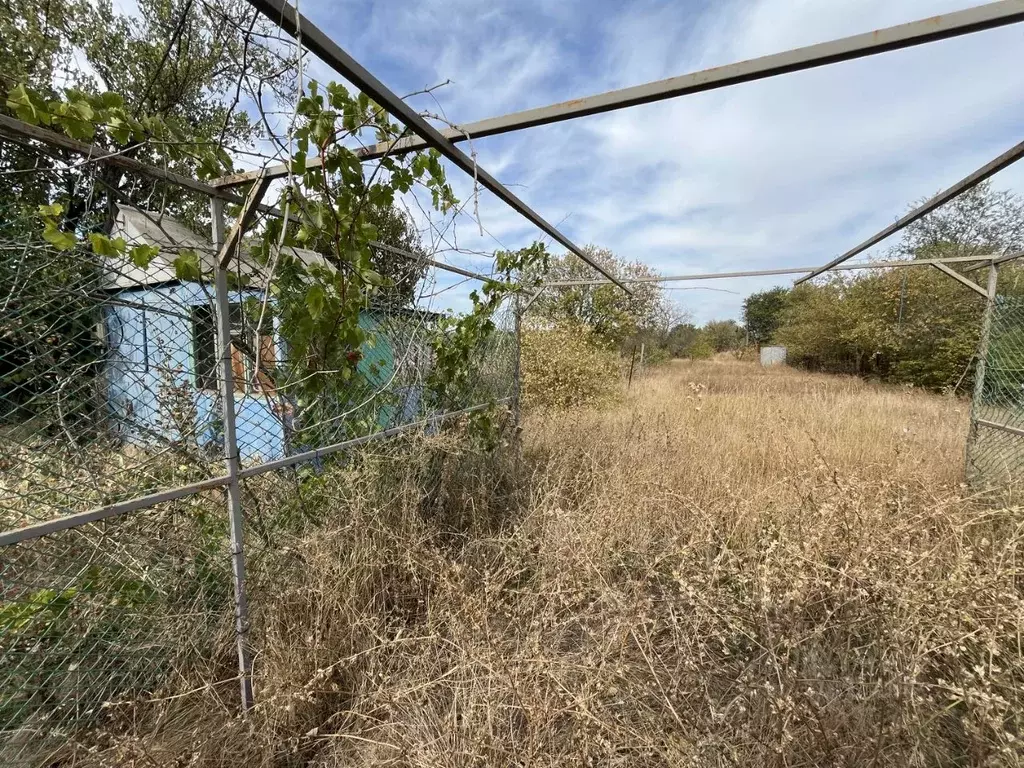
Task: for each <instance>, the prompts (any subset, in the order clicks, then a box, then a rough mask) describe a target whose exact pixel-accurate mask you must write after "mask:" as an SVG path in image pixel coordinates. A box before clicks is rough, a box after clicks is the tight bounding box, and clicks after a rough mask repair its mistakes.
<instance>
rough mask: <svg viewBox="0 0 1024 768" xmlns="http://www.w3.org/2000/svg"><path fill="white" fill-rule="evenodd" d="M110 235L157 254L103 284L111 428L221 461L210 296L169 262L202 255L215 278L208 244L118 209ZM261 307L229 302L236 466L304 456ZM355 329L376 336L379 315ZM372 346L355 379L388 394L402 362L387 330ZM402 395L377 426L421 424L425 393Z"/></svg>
mask: <svg viewBox="0 0 1024 768" xmlns="http://www.w3.org/2000/svg"><path fill="white" fill-rule="evenodd" d="M111 235H112V236H113V237H118V236H120V237H123V238H124V240H125V242H127V243H128V244H129V245H138V244H140V243H146V244H149V245H157V246H159V247H160V252H159V253H158V254H157V255H156V256H155V257H154V258H153V259H152V261H151V262H150V263H149V264H148V265H147V266H146V267H145V268H143V267H139V266H138V265H136V264H135V263H134V262H132V261H131V260H130V259H129V258H128V257H115V258H110V259H107V260H106V263H105V271H104V276H103V280H104V287H105V289H106V291H107V293H108V294H109V297H110V298H109V300H108V302H107V305H106V306H105V307H104V311H103V333H104V336H105V339H106V346H107V349H108V361H107V365H106V379H107V393H108V394H107V398H108V402H109V407H110V410H111V413H112V415H113V417H114V418H113V430H114V432H115V433H116V434H118V435H119V436H120V437H121V438H122V439H123V440H124V441H125V442H127V443H132V444H136V445H152V444H164V445H166V444H168V443H172V444H174V443H182V444H185V443H187V444H189V445H199V446H201V447H204V446H205V447H209V448H210V449H211V453H212V452H213V451H215V450H217V451H219V450H220V448H219V446H220V445H221V443H222V433H221V417H220V406H219V404H218V401H219V394H218V392H217V386H218V383H217V382H218V376H217V366H218V359H217V332H216V314H215V311H214V296H213V286H212V285H210V284H208V283H207V282H205V281H199V282H189V281H182V280H179V279H178V277H177V275H176V272H175V268H174V264H173V261H174V259H175V257H176V256H177V253H178V252H179V250H181V249H190V250H193V251H194V252H196V253H197V254H198V255H199V259H200V264H201V267H202V272H203V273H204V274H210V273H212V272H213V270H214V267H215V259H216V251H215V249H214V247H213V244H212V243H211V242H210V241H209V240H207V239H205V238H203V237H201V236H199V235H197V234H196V233H195V232H193V231H192V230H191V229H189V228H188V227H186V226H184V225H183V224H182V223H181V222H179V221H177V220H175V219H173V218H171V217H168V216H161V215H159V214H157V213H154V212H150V211H143V210H139V209H136V208H131V207H129V206H121V207H120V208H119V210H118V213H117V216H116V219H115V225H114V228H113V230H112V232H111ZM296 255H297V256H299V258H301V259H303V261H306V262H307V263H310V260H315V261H320V262H322V261H323V259H322V257H321V256H320V255H319V254H315V253H312V252H308V251H301V250H297V251H296ZM232 269H233V270H237V271H239V272H240V273H243V274H244V273H246V272H250V273H254V272H255V270H256V265H255V264H254V263H252V262H251V261H250V260H248V259H246V258H245V256H244V254H243V255H241V256H240V257H239V258H238V260H237V263H235V262H233V263H232ZM254 282H255V281H254ZM264 301H265V295H264V291H263V290H261V289H259V288H240V289H232V294H231V296H230V318H231V337H232V340H233V342H234V343H233V344H232V349H231V356H232V369H233V373H234V377H233V378H234V381H235V407H236V433H237V439H238V447H239V453H240V456H241V458H242V459H243V460H244V461H247V462H254V461H273V460H275V459H278V458H281V457H283V456H286V455H288V454H289V453H294V452H297V451H299V450H303V449H304V448H305V446H293V445H292V442H293V440H292V435H293V429H292V427H293V418H294V416H295V409H294V405H293V403H291V402H290V401H289V398H288V397H287V395H285V394H283V393H281V392H278V391H276V390H275V388H274V386H273V381H272V379H271V378H270V377H269V376H268V375H266V373H265V372H267V371H272V370H275V369H276V368H277V367H278V365H279V363H280V362H281V361H284V360H286V349H285V345H284V343H283V341H282V340H281V336H280V332H279V331H280V329H279V328H278V327H277V326H276V321H275V320H273V319H271V317H270V316H271V315H273V313H266V312H261V311H260V307H261V306H262V305H263V303H264ZM427 314H429V313H427ZM261 318H262V319H261ZM360 324H361V325H364V326H365V327H366V328H367V329H368V330H374V331H376V330H378V328H379V327H380V324H381V317H380V314H379V313H372V312H368V313H365V315H364V318H363V319H361V320H360ZM375 336H376V338H375V342H374V344H373V347H372V349H368V350H366V354H365V355H364V358H365V360H364V362H361V363H360V372H361V373H366V374H367V378H369V379H370V380H371V381H373V382H374V383H378V384H379V385H381V386H384V385H385V384H387V383H388V382H389V381H391V380H392V379H393V378H394V374H395V371H396V359H395V358H396V355H395V351H394V349H393V347H392V342H391V341H390V338H389V336H388V334H387V333H386V332H382V333H379V334H375ZM243 349H245V350H247V351H248V352H249V353H250V354H243V353H242V350H243ZM364 364H365V365H366V368H367V370H366V371H365V372H364V371H363V370H362V368H363V366H364ZM400 394H401V397H400V398H399V402H398V404H397V405H394V404H392V405H391V406H390V407H389V408H387V409H382V410H381V412H379V413H378V415H377V418H378V420H382V424H383V423H384V422H385V421H386V422H387V424H386V425H388V426H390V425H394V423H395V422H399V423H400V422H401V421H402V420H405V421H410V420H413V419H415V418H418V416H419V414H418V410H419V400H420V397H419V390H418V389H417V390H416V391H409V392H404V393H400ZM393 399H394V398H392V400H393Z"/></svg>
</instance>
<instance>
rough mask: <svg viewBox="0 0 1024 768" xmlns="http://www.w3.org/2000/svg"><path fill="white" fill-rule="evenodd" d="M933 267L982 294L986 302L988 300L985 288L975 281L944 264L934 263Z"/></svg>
mask: <svg viewBox="0 0 1024 768" xmlns="http://www.w3.org/2000/svg"><path fill="white" fill-rule="evenodd" d="M932 266H933V267H935V268H936V269H937V270H939V272H942V273H944V274H946V275H949V276H950V277H952V278H953V279H954V280H956V281H957V282H958V283H963V284H964V285H966V286H967V287H968V288H970V289H971V290H972V291H974V292H975V293H979V294H981V295H982V296H984V297H985V299H986V300H987V299H988V291H986V290H985V289H984V288H982V287H981V286H980V285H978V284H977V283H976V282H974V281H973V280H970V279H969V278H966V277H964V276H963V275H961V274H960V273H959V272H957V271H956V270H955V269H952V268H950V267H947V266H946V265H945V264H942V263H940V262H932Z"/></svg>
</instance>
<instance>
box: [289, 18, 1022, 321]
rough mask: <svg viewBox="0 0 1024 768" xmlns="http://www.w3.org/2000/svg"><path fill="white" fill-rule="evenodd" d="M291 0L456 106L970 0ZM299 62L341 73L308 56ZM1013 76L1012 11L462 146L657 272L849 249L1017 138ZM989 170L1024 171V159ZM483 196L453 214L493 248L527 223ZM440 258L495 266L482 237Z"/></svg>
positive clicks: (526, 233)
mask: <svg viewBox="0 0 1024 768" xmlns="http://www.w3.org/2000/svg"><path fill="white" fill-rule="evenodd" d="M300 1H301V4H300V10H301V12H302V13H303V14H305V15H306V16H307V17H308V18H310V19H311V20H312V21H313V22H314V23H316V24H317V25H319V26H320V27H321V28H322V29H323V30H324V31H326V32H328V33H329V34H330V35H331V36H332V37H334V39H335V40H336V41H337V42H338V43H339V44H340V45H341V46H342V47H344V48H346V49H347V50H348V51H349V52H350V53H352V55H353V56H355V57H356V59H358V60H359V61H360V62H361V63H363V64H364V65H365V66H367V67H368V68H369V69H370V70H371V71H373V72H374V73H375V74H376V75H377V76H378V77H379V78H380V79H381V80H382V81H384V82H385V83H386V84H387V85H388V86H389V87H390V88H391V89H392V90H394V91H395V92H397V93H399V94H407V93H410V92H413V91H417V90H420V89H423V88H425V87H428V86H433V85H436V84H438V83H440V82H443V81H445V80H450V81H451V82H450V84H449V85H447V86H445V87H444V88H441V89H439V90H437V91H435V92H434V93H433V94H432V96H419V97H415V98H413V99H412V103H413V104H414V105H415V106H417V107H418V108H419V109H422V110H428V111H431V112H441V111H443V113H444V114H445V115H446V116H447V118H448V119H449V120H451V121H453V122H471V121H474V120H478V119H482V118H486V117H491V116H493V115H498V114H504V113H507V112H512V111H516V110H520V109H525V108H529V107H533V106H540V105H543V104H548V103H551V102H556V101H561V100H565V99H569V98H574V97H578V96H583V95H590V94H593V93H598V92H601V91H606V90H610V89H613V88H619V87H623V86H628V85H634V84H638V83H642V82H646V81H649V80H655V79H659V78H663V77H668V76H671V75H678V74H683V73H686V72H690V71H693V70H697V69H703V68H706V67H711V66H716V65H720V64H726V63H730V62H733V61H737V60H741V59H746V58H751V57H755V56H760V55H765V54H769V53H775V52H778V51H781V50H785V49H787V48H791V47H795V46H800V45H808V44H812V43H816V42H821V41H824V40H829V39H833V38H835V37H841V36H845V35H851V34H856V33H859V32H866V31H870V30H872V29H875V28H878V27H882V26H889V25H892V24H898V23H902V22H906V21H912V20H915V19H918V18H922V17H925V16H929V15H932V14H937V13H944V12H948V11H951V10H958V9H961V8H964V7H968V6H970V5H972V4H974V3H972V2H971V0H898V1H897V0H725V1H721V0H720V1H719V2H697V1H693V0H683V1H676V2H672V1H671V0H641V1H640V2H628V3H614V2H608V0H563V1H561V2H543V1H542V0H489V2H480V0H444V1H442V0H391V1H390V2H387V3H383V2H376V3H374V2H365V1H364V0H341V1H340V2H339V1H338V0H300ZM310 73H311V74H313V75H314V76H316V77H318V78H319V79H336V76H332V75H331V74H330V73H329V71H328V70H326V68H324V67H323V66H322V65H321V64H318V63H312V64H311V67H310ZM1022 93H1024V25H1020V26H1017V27H1010V28H1007V29H1001V30H994V31H990V32H984V33H979V34H976V35H972V36H968V37H966V38H961V39H957V40H949V41H944V42H940V43H933V44H931V45H928V46H923V47H919V48H915V49H911V50H907V51H899V52H893V53H889V54H885V55H882V56H877V57H873V58H871V59H867V60H861V61H856V62H847V63H844V64H838V65H833V66H831V67H827V68H823V69H818V70H814V71H810V72H804V73H797V74H791V75H786V76H784V77H781V78H776V79H773V80H769V81H762V82H759V83H750V84H746V85H742V86H736V87H732V88H729V89H725V90H721V91H716V92H713V93H704V94H698V95H694V96H688V97H684V98H680V99H675V100H672V101H669V102H662V103H659V104H653V105H646V106H642V107H635V108H633V109H630V110H627V111H621V112H617V113H612V114H607V115H601V116H594V117H589V118H583V119H580V120H576V121H573V122H570V123H563V124H560V125H554V126H545V127H540V128H533V129H529V130H526V131H522V132H520V133H517V134H513V135H506V136H499V137H491V138H487V139H481V140H479V141H475V142H473V149H474V150H475V151H476V154H477V159H478V161H479V163H480V165H481V166H482V167H484V168H486V169H487V170H489V171H490V172H491V173H492V174H494V175H495V176H497V177H498V178H499V179H500V180H501V181H503V182H504V183H506V184H507V185H509V186H510V187H511V188H512V189H513V190H514V191H515V192H516V193H517V194H518V195H519V196H520V197H522V198H523V199H524V200H525V201H526V202H527V203H528V204H529V205H531V206H532V207H533V208H534V209H535V210H537V211H538V212H540V213H541V215H543V216H544V217H546V218H547V219H548V220H549V221H551V222H553V223H555V224H556V225H558V226H559V227H560V228H561V229H562V230H563V231H564V232H565V233H566V234H567V235H568V236H569V237H570V238H572V239H574V240H575V241H576V242H578V243H580V244H584V243H591V242H592V243H595V244H598V245H601V246H605V247H608V248H611V249H612V250H614V251H615V252H616V253H618V254H619V255H620V256H622V257H624V258H627V259H639V260H642V261H645V262H647V263H649V264H651V265H652V266H653V267H654V268H656V269H657V270H659V271H661V272H662V273H664V274H681V273H686V272H707V271H726V270H741V269H767V268H775V267H784V266H799V265H805V264H818V263H823V262H825V261H827V260H829V259H830V258H832V257H833V256H835V255H837V254H838V253H841V252H843V251H845V250H847V249H848V248H849V247H851V246H852V245H854V244H856V243H857V242H859V241H860V240H861V239H863V238H864V237H865V236H867V235H870V234H872V233H873V232H874V231H876V230H877V229H879V228H881V227H883V226H885V225H886V224H888V223H890V222H891V221H893V220H894V219H895V218H897V217H898V216H899V215H901V214H902V213H903V212H904V211H905V210H906V209H907V207H908V205H909V204H910V203H911V202H912V201H914V200H918V199H920V198H922V197H924V196H927V195H930V194H932V193H934V192H935V191H937V190H938V189H940V188H942V187H945V186H947V185H948V184H950V183H952V182H953V181H956V180H957V179H959V178H960V177H962V176H964V175H965V174H967V173H969V172H970V171H972V170H974V169H975V168H976V167H978V166H979V165H981V164H983V163H985V162H987V161H988V160H990V159H992V158H993V157H995V156H996V155H998V154H1000V153H1001V152H1003V151H1005V150H1006V149H1008V148H1009V147H1010V146H1012V145H1013V144H1015V143H1017V142H1018V141H1020V140H1021V139H1022V138H1024V136H1022V134H1024V100H1022V99H1021V97H1020V95H1021V94H1022ZM462 146H463V148H466V149H467V150H468V146H467V145H466V144H463V145H462ZM1022 166H1024V164H1022ZM449 177H450V178H451V179H452V180H453V181H454V182H455V186H456V191H457V192H458V193H459V195H460V197H462V198H465V197H468V195H469V191H470V189H471V186H470V183H469V180H468V179H467V178H466V177H464V176H463V175H462V174H461V173H460V172H459V171H457V170H455V169H450V171H449ZM995 184H996V185H997V186H999V187H1004V188H1011V189H1015V190H1017V191H1022V192H1024V167H1020V168H1011V169H1008V170H1007V171H1004V172H1003V173H1001V174H999V175H998V176H997V177H996V178H995ZM480 216H481V219H482V223H483V226H484V227H485V228H486V234H485V235H484V236H483V237H481V236H480V234H479V231H478V229H477V226H476V224H475V223H474V222H473V221H472V220H471V219H470V218H469V217H468V216H467V217H462V218H461V219H460V220H459V221H458V222H457V234H458V243H459V246H460V248H462V249H465V250H467V251H473V250H478V251H493V249H494V248H496V247H501V246H506V247H516V246H520V245H525V244H527V243H529V242H530V241H531V240H533V239H535V238H536V237H538V236H539V233H538V232H537V231H536V230H535V229H534V228H533V227H532V226H531V225H530V224H528V223H527V222H525V221H524V220H522V219H521V218H520V217H519V216H518V215H517V214H515V213H514V212H512V211H511V210H509V209H507V208H505V207H504V206H503V205H502V204H501V203H500V202H498V201H497V200H496V199H494V198H493V197H492V196H490V195H489V194H484V195H483V196H482V197H481V200H480ZM499 243H500V244H501V245H500V246H499V245H498V244H499ZM888 245H890V243H886V244H883V246H880V247H879V248H877V249H875V251H874V254H875V255H881V254H882V253H883V252H884V250H885V249H886V247H887V246H888ZM556 250H557V249H556ZM444 257H445V258H447V259H448V260H450V261H452V262H454V263H458V264H461V265H463V266H470V267H473V268H477V269H483V270H486V269H487V268H488V266H489V260H488V259H487V258H486V257H484V256H474V255H472V254H469V253H455V252H452V253H446V254H444ZM787 280H788V279H787V278H767V279H744V280H733V281H727V282H726V281H715V282H709V283H702V284H696V283H687V284H686V285H687V286H688V287H690V288H693V287H696V286H700V285H706V286H708V287H713V288H715V289H718V290H716V291H703V290H686V291H672V293H671V294H670V295H671V296H672V298H673V299H674V300H675V301H677V302H678V303H679V304H681V305H682V306H683V307H684V308H685V309H686V310H688V311H689V312H690V313H691V314H692V316H693V318H694V319H695V320H696V321H698V322H704V321H707V320H710V319H720V318H726V317H736V318H738V317H739V315H740V308H741V304H742V300H743V298H744V296H746V295H747V294H749V293H750V292H751V291H754V290H759V289H762V288H766V287H770V286H772V285H776V284H787ZM452 283H453V279H452V276H450V275H443V276H441V277H440V278H439V280H438V286H439V287H441V288H443V287H446V286H448V285H451V284H452ZM721 289H726V290H728V291H733V292H734V293H725V292H722V290H721ZM468 290H469V287H466V286H459V287H457V288H454V289H452V290H450V291H447V292H444V293H442V294H441V295H440V296H438V298H437V299H436V300H435V306H438V307H446V306H448V307H453V308H456V309H461V308H464V307H465V304H466V298H465V297H466V294H467V293H468Z"/></svg>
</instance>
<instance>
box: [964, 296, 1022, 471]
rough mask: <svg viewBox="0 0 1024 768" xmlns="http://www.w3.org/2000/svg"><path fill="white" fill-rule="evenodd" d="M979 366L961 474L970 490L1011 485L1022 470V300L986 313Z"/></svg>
mask: <svg viewBox="0 0 1024 768" xmlns="http://www.w3.org/2000/svg"><path fill="white" fill-rule="evenodd" d="M982 343H983V345H986V346H987V350H986V352H985V363H984V367H983V369H982V371H981V372H980V374H981V381H980V382H979V383H978V385H977V386H976V388H975V396H974V399H973V401H972V403H971V430H970V435H969V437H968V443H967V472H968V479H969V480H970V481H971V483H972V485H974V486H976V487H979V488H982V489H985V488H999V487H1005V486H1008V485H1011V484H1012V483H1014V482H1015V481H1016V479H1017V478H1019V477H1020V476H1021V470H1022V469H1024V299H1020V298H1017V297H1011V296H997V297H996V299H995V301H993V302H992V305H991V307H990V309H989V320H988V330H987V340H983V342H982Z"/></svg>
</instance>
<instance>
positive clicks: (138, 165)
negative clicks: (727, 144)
mask: <svg viewBox="0 0 1024 768" xmlns="http://www.w3.org/2000/svg"><path fill="white" fill-rule="evenodd" d="M2 135H7V136H13V137H16V138H18V139H30V140H32V141H38V142H40V143H41V144H45V145H47V146H49V147H56V148H58V149H63V150H66V151H69V152H74V153H76V154H79V155H82V156H84V157H86V158H89V159H91V160H92V161H93V162H96V163H102V164H104V165H110V166H112V167H116V168H121V169H122V170H125V171H129V172H131V173H135V174H138V175H140V176H145V177H146V178H150V179H155V180H157V181H165V182H168V183H170V184H178V185H180V186H182V187H184V188H186V189H190V190H192V191H193V192H198V193H200V194H203V195H207V196H208V197H210V198H213V199H218V200H224V201H225V202H229V203H235V204H236V205H242V206H244V205H245V204H246V198H245V197H243V196H241V195H239V194H237V193H235V192H233V191H231V190H229V189H224V188H220V187H214V186H211V185H210V184H207V183H205V182H202V181H197V180H195V179H190V178H188V177H187V176H181V175H180V174H177V173H172V172H171V171H165V170H164V169H162V168H157V167H155V166H152V165H147V164H146V163H142V162H139V161H138V160H135V159H134V158H131V157H126V156H125V155H122V154H118V153H116V152H110V151H109V150H106V149H103V148H102V147H98V146H96V145H95V144H86V143H85V142H83V141H78V140H77V139H72V138H70V137H68V136H65V135H63V134H61V133H57V132H56V131H51V130H48V129H46V128H39V127H38V126H35V125H32V124H30V123H26V122H24V121H22V120H18V119H16V118H13V117H8V116H7V115H2V114H0V136H2ZM261 176H262V173H261V172H260V171H253V172H252V174H251V176H250V178H249V181H250V182H251V181H254V180H256V179H257V178H260V177H261ZM256 210H258V211H259V212H260V213H264V214H267V215H268V216H277V217H279V218H280V217H283V216H284V212H283V211H281V210H280V209H279V208H275V207H274V206H270V205H263V204H260V205H258V206H256ZM370 245H372V246H373V247H375V248H381V249H383V250H386V251H390V252H391V253H395V254H398V255H399V256H404V257H406V258H408V259H413V260H415V261H422V262H423V263H424V264H427V265H429V266H431V267H436V268H437V269H441V270H444V271H446V272H453V273H455V274H456V275H462V276H463V277H470V278H473V279H474V280H480V281H484V282H486V281H488V280H491V279H493V278H490V277H487V276H486V275H482V274H479V273H477V272H470V271H469V270H466V269H462V268H461V267H456V266H454V265H452V264H445V263H444V262H442V261H436V260H434V259H425V258H423V256H421V255H420V254H417V253H412V252H410V251H405V250H403V249H401V248H396V247H394V246H392V245H387V244H385V243H380V242H377V241H375V240H373V241H371V242H370Z"/></svg>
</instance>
